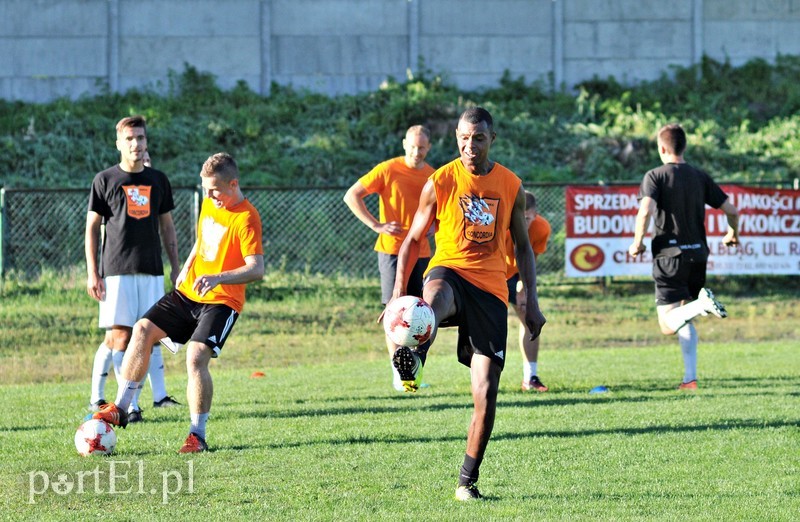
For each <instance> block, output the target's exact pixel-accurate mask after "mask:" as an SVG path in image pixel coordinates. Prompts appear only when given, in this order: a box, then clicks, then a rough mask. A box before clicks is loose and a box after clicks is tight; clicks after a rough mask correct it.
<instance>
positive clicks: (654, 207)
mask: <svg viewBox="0 0 800 522" xmlns="http://www.w3.org/2000/svg"><path fill="white" fill-rule="evenodd" d="M685 150H686V133H685V132H684V130H683V128H682V127H681V126H680V125H678V124H674V123H673V124H670V125H665V126H664V127H662V128H661V129H660V130H659V131H658V153H659V156H660V157H661V162H662V163H663V165H662V166H661V167H658V168H656V169H653V170H651V171H649V172H648V173H647V174H645V176H644V179H643V180H642V184H641V186H640V187H639V202H640V206H639V212H638V214H637V216H636V229H635V233H634V239H633V243H632V244H631V246H630V248H629V249H628V253H629V254H630V255H631V256H633V257H636V256H637V255H639V254H641V253H642V252H644V251H645V246H644V243H643V242H642V241H643V240H644V236H645V234H646V233H647V230H648V228H649V226H650V220H651V219H655V234H654V236H653V241H652V246H651V250H652V254H653V279H654V280H655V286H656V305H657V306H656V310H657V312H658V323H659V326H660V327H661V332H662V333H663V334H665V335H672V334H675V333H677V334H678V340H679V341H680V345H681V353H682V355H683V366H684V376H683V381H682V382H681V384H680V386H678V388H679V389H696V388H697V340H698V339H697V330H696V329H695V327H694V325H693V324H692V322H691V321H692V319H694V318H695V317H697V316H698V315H708V314H709V313H710V314H713V315H716V316H717V317H720V318H724V317H727V315H728V314H727V312H726V311H725V307H724V306H722V304H721V303H720V302H719V301H717V300H716V299H715V298H714V294H713V293H712V292H711V290H709V289H707V288H705V282H706V262H707V260H708V244H707V241H706V229H705V205H709V206H710V207H712V208H718V209H720V210H722V211H723V212H724V213H725V216H726V217H727V221H728V232H727V233H726V234H725V237H724V238H723V239H722V242H723V243H724V244H725V245H728V246H731V245H736V244H738V243H739V231H738V228H739V212H738V210H737V209H736V207H735V206H734V205H733V204H732V203H731V202H730V200H729V199H728V196H727V195H726V194H725V193H724V192H723V191H722V189H720V188H719V186H718V185H717V184H716V183H715V182H714V180H713V179H711V177H710V176H709V175H708V174H706V173H705V172H703V171H702V170H700V169H697V168H695V167H692V166H691V165H689V164H688V163H686V162H685V161H684V159H683V153H684V151H685Z"/></svg>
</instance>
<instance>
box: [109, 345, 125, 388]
mask: <svg viewBox="0 0 800 522" xmlns="http://www.w3.org/2000/svg"><path fill="white" fill-rule="evenodd" d="M124 358H125V352H119V351H113V352H111V360H112V361H113V362H114V375H115V376H116V378H117V382H121V381H122V376H121V375H120V371H122V359H124Z"/></svg>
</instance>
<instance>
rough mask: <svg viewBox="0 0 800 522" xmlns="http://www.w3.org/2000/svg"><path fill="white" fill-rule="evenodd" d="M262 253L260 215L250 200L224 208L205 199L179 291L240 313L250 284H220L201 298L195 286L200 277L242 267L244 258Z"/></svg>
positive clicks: (193, 299) (189, 296)
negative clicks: (194, 249) (192, 254)
mask: <svg viewBox="0 0 800 522" xmlns="http://www.w3.org/2000/svg"><path fill="white" fill-rule="evenodd" d="M263 254H264V247H263V246H262V243H261V217H260V216H259V215H258V210H256V208H255V207H254V206H253V205H252V204H251V203H250V202H249V201H248V200H246V199H245V200H244V201H242V202H241V203H239V204H238V205H235V206H234V207H232V208H228V209H225V208H217V207H216V206H214V203H212V202H211V200H210V199H208V198H205V199H204V200H203V206H202V208H201V209H200V219H199V220H198V223H197V252H195V258H194V262H193V263H192V265H191V266H190V267H189V273H188V274H186V279H184V280H183V282H181V284H180V286H179V287H178V290H179V291H180V292H181V293H182V294H183V295H185V296H186V297H188V298H189V299H191V300H192V301H196V302H198V303H209V304H225V305H228V306H230V307H231V308H233V309H234V310H236V311H237V312H239V313H241V312H242V309H243V308H244V299H245V287H246V286H247V285H244V284H238V285H229V284H221V285H217V286H215V287H214V288H213V289H211V291H209V292H207V293H206V295H204V296H202V297H201V296H200V295H198V294H197V292H195V291H194V289H193V288H192V287H193V286H194V282H195V280H196V279H197V277H198V276H202V275H207V274H219V273H220V272H225V271H226V270H233V269H236V268H239V267H242V266H244V258H245V257H247V256H253V255H263Z"/></svg>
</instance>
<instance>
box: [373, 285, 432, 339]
mask: <svg viewBox="0 0 800 522" xmlns="http://www.w3.org/2000/svg"><path fill="white" fill-rule="evenodd" d="M434 320H435V319H434V315H433V308H431V306H430V305H429V304H428V303H426V302H425V301H423V300H422V299H421V298H419V297H416V296H413V295H404V296H402V297H398V298H397V299H395V300H394V301H392V302H390V303H389V304H388V305H386V311H385V312H384V314H383V329H384V330H385V331H386V335H387V336H388V337H389V339H391V341H392V342H393V343H394V344H397V345H399V346H419V345H420V344H423V343H424V342H426V341H427V340H428V339H430V338H431V333H432V332H433V323H434Z"/></svg>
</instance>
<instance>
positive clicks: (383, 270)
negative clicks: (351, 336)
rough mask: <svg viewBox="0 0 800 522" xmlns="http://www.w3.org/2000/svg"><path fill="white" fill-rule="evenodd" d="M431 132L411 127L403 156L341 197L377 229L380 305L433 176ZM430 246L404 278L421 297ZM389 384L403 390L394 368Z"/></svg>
mask: <svg viewBox="0 0 800 522" xmlns="http://www.w3.org/2000/svg"><path fill="white" fill-rule="evenodd" d="M430 138H431V136H430V131H428V129H427V128H425V127H424V126H422V125H414V126H413V127H410V128H409V129H408V130H407V131H406V137H405V139H404V140H403V150H405V156H402V157H397V158H392V159H390V160H387V161H384V162H382V163H380V164H378V165H377V166H376V167H375V168H373V169H372V170H370V171H369V172H368V173H367V174H365V175H364V176H362V177H361V178H359V180H358V181H356V182H355V183H353V186H351V187H350V188H349V189H348V190H347V193H345V195H344V202H345V203H347V206H348V207H349V208H350V210H351V211H352V212H353V214H355V216H356V217H357V218H358V219H359V220H361V222H362V223H364V224H365V225H367V226H368V227H369V228H370V230H373V231H374V232H377V233H378V240H377V241H376V242H375V251H376V252H377V253H378V270H379V271H380V276H381V304H384V305H385V304H386V303H388V302H389V300H390V299H391V298H392V290H393V289H394V279H395V274H396V273H397V254H398V252H400V245H401V244H402V243H403V240H404V239H405V238H406V235H407V234H408V229H409V228H411V221H412V220H413V219H414V213H415V212H416V211H417V205H418V204H419V195H420V193H421V192H422V187H423V186H424V185H425V182H426V181H428V177H429V176H430V175H431V174H433V167H431V166H430V165H428V164H427V163H425V157H426V156H427V155H428V151H430V150H431V141H430ZM369 194H378V196H379V197H380V199H379V200H378V210H379V214H380V216H379V217H380V219H376V218H375V216H373V215H372V213H371V212H370V211H369V209H367V206H366V205H365V204H364V198H365V197H367V196H368V195H369ZM430 257H431V247H430V244H429V243H428V241H423V242H422V244H420V252H419V259H417V262H416V264H415V265H414V268H413V270H412V272H411V275H410V276H409V279H408V287H407V288H406V290H407V291H408V293H409V294H410V295H416V296H418V297H422V274H423V273H424V272H425V269H426V268H427V267H428V261H430ZM386 348H387V349H388V350H389V359H390V360H391V358H392V357H393V356H394V352H395V350H397V345H396V344H394V343H393V342H392V341H391V339H389V337H388V336H386ZM392 372H393V376H394V379H393V386H394V388H395V389H396V390H397V391H403V390H404V388H403V384H402V383H401V382H400V375H399V374H398V373H397V370H395V369H394V366H392Z"/></svg>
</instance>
